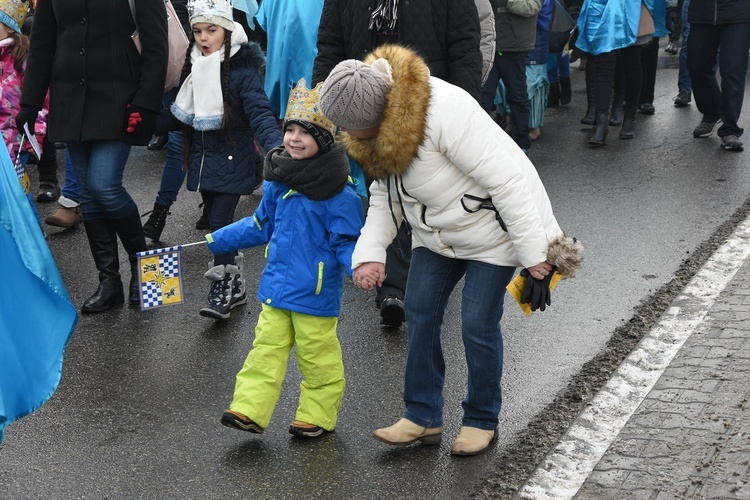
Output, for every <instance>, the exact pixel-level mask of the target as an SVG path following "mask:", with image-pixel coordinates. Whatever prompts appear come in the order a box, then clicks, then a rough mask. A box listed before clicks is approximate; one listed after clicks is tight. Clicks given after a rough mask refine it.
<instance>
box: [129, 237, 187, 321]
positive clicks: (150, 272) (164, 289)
mask: <svg viewBox="0 0 750 500" xmlns="http://www.w3.org/2000/svg"><path fill="white" fill-rule="evenodd" d="M136 255H137V256H138V269H139V274H140V278H141V311H145V310H147V309H156V308H159V307H166V306H174V305H177V304H182V303H183V302H184V301H185V299H184V295H183V293H182V246H176V247H167V248H157V249H155V250H146V251H145V252H138V253H137V254H136Z"/></svg>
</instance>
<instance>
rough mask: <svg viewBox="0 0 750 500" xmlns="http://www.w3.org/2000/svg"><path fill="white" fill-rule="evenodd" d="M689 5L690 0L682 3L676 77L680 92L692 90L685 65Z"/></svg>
mask: <svg viewBox="0 0 750 500" xmlns="http://www.w3.org/2000/svg"><path fill="white" fill-rule="evenodd" d="M689 7H690V0H685V2H684V3H683V4H682V43H681V44H680V56H679V57H680V72H679V76H678V77H677V90H679V91H680V92H683V91H687V92H690V91H692V90H693V86H692V84H691V83H690V72H689V71H688V67H687V59H688V51H687V47H688V37H689V36H690V23H689V22H688V8H689Z"/></svg>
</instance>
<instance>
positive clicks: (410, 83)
mask: <svg viewBox="0 0 750 500" xmlns="http://www.w3.org/2000/svg"><path fill="white" fill-rule="evenodd" d="M380 58H383V59H385V60H387V61H388V63H389V64H390V65H391V67H392V69H393V85H392V87H391V91H390V92H389V93H388V103H387V105H386V109H385V113H384V115H383V121H382V122H381V123H380V128H379V130H378V133H377V135H376V136H375V137H373V138H371V139H355V138H354V137H351V136H350V135H349V134H347V133H345V132H343V133H342V134H341V137H340V140H341V141H342V142H343V143H344V146H345V147H346V150H347V152H348V153H349V155H350V156H351V157H352V158H354V159H355V160H356V161H357V162H359V164H360V165H362V169H363V170H364V172H365V173H366V174H367V175H369V176H370V177H373V178H375V179H385V178H387V177H388V176H390V175H401V174H403V173H404V172H406V170H407V169H408V168H409V165H411V162H412V160H413V159H414V157H415V156H416V154H417V149H418V148H419V145H420V144H422V141H423V140H424V137H425V131H426V128H427V108H428V107H429V105H430V71H429V69H428V68H427V64H426V63H425V62H424V60H423V59H422V58H421V57H420V56H419V55H417V53H416V52H414V51H413V50H410V49H408V48H405V47H402V46H400V45H391V44H386V45H382V46H381V47H378V48H377V49H375V50H373V51H372V52H371V53H370V54H368V55H367V57H365V59H364V62H365V63H367V64H372V63H373V62H375V61H376V60H377V59H380Z"/></svg>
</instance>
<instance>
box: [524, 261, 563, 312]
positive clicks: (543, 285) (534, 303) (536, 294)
mask: <svg viewBox="0 0 750 500" xmlns="http://www.w3.org/2000/svg"><path fill="white" fill-rule="evenodd" d="M520 274H521V276H523V277H525V278H526V283H525V284H524V286H523V291H522V292H521V303H522V304H530V305H531V310H532V311H536V310H537V309H539V310H540V311H544V309H545V308H546V307H547V306H549V305H552V291H551V290H550V289H549V282H550V280H551V279H552V275H553V274H555V269H554V267H553V268H552V272H550V273H549V274H548V275H547V276H545V277H544V279H541V280H538V279H536V278H532V277H531V275H530V274H529V270H528V269H526V268H523V269H521V273H520Z"/></svg>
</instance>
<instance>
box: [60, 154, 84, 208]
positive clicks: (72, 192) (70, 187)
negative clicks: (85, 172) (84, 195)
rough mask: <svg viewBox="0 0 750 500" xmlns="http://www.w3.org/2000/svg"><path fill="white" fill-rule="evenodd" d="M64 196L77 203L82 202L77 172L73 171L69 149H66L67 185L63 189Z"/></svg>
mask: <svg viewBox="0 0 750 500" xmlns="http://www.w3.org/2000/svg"><path fill="white" fill-rule="evenodd" d="M62 195H63V196H65V197H66V198H68V199H69V200H72V201H75V202H77V203H80V202H81V192H80V190H79V189H78V179H76V171H75V170H74V169H73V162H71V161H70V153H68V150H67V149H65V185H64V186H63V188H62Z"/></svg>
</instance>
